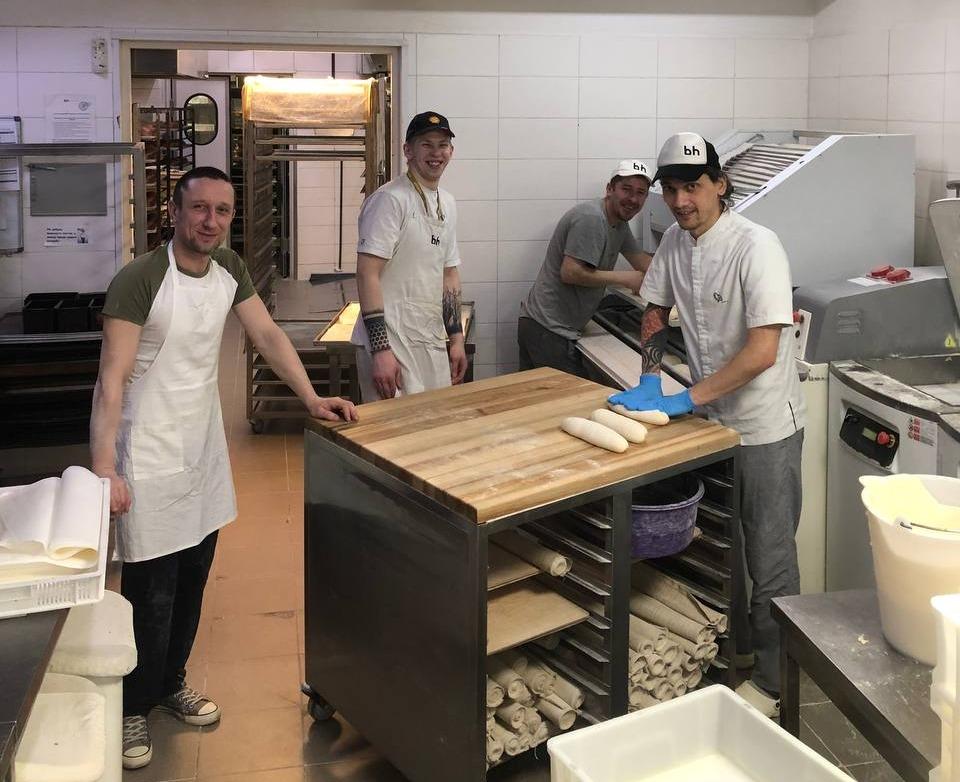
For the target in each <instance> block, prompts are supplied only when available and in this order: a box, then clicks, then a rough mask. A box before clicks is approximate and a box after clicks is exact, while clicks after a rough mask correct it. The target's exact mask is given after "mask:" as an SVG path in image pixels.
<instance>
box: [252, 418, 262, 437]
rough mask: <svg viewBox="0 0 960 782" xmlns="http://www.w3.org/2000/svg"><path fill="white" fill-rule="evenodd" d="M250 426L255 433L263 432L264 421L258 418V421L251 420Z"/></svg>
mask: <svg viewBox="0 0 960 782" xmlns="http://www.w3.org/2000/svg"><path fill="white" fill-rule="evenodd" d="M250 428H251V429H252V430H253V433H254V434H263V421H261V420H260V419H257V420H256V421H251V422H250Z"/></svg>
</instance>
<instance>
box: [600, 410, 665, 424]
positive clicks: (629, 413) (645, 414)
mask: <svg viewBox="0 0 960 782" xmlns="http://www.w3.org/2000/svg"><path fill="white" fill-rule="evenodd" d="M610 409H611V410H613V412H615V413H619V414H620V415H625V416H626V417H627V418H632V419H633V420H634V421H641V422H643V423H645V424H653V425H654V426H665V425H666V424H669V423H670V416H668V415H667V414H666V413H664V412H663V411H662V410H628V409H627V408H626V407H624V406H623V405H610Z"/></svg>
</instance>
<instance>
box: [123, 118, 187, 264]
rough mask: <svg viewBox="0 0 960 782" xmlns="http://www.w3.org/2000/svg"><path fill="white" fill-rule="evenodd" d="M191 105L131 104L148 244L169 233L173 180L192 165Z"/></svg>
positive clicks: (161, 238) (154, 242)
mask: <svg viewBox="0 0 960 782" xmlns="http://www.w3.org/2000/svg"><path fill="white" fill-rule="evenodd" d="M192 125H193V109H191V108H168V107H158V106H144V107H140V106H136V105H135V106H134V122H133V133H134V141H135V142H137V141H139V142H142V143H143V145H144V157H145V165H146V184H147V203H146V208H147V237H148V239H147V240H148V248H147V249H153V248H154V247H156V246H157V245H159V244H161V243H162V242H165V241H167V240H168V239H170V237H171V236H173V226H172V225H171V222H170V215H169V214H168V212H167V204H168V202H169V201H170V197H171V196H172V195H173V188H174V186H175V185H176V184H177V180H178V179H180V177H181V176H183V174H184V173H186V172H187V171H188V170H190V169H191V168H193V166H194V164H195V161H196V145H195V144H194V141H193V133H191V132H190V129H191V126H192Z"/></svg>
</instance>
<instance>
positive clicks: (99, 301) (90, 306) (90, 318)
mask: <svg viewBox="0 0 960 782" xmlns="http://www.w3.org/2000/svg"><path fill="white" fill-rule="evenodd" d="M79 300H80V303H81V304H82V306H83V307H85V308H86V314H87V326H86V329H85V330H86V331H103V305H104V302H105V301H106V300H107V294H106V293H104V292H102V291H101V292H97V293H81V294H80V296H79Z"/></svg>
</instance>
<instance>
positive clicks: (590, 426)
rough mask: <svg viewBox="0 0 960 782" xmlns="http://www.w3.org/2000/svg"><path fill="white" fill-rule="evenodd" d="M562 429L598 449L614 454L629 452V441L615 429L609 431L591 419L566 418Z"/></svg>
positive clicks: (561, 426)
mask: <svg viewBox="0 0 960 782" xmlns="http://www.w3.org/2000/svg"><path fill="white" fill-rule="evenodd" d="M560 428H561V429H563V431H565V432H566V433H567V434H570V435H573V436H574V437H579V438H580V439H581V440H583V441H585V442H588V443H590V444H591V445H595V446H597V447H598V448H606V449H607V450H608V451H613V452H614V453H623V452H624V451H625V450H627V447H628V446H627V441H626V440H625V439H624V438H623V437H622V436H621V435H619V434H617V433H616V432H615V431H613V429H608V428H607V427H606V426H604V425H603V424H598V423H597V422H596V421H591V420H590V419H589V418H576V417H574V416H571V417H570V418H564V419H563V423H562V424H560Z"/></svg>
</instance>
